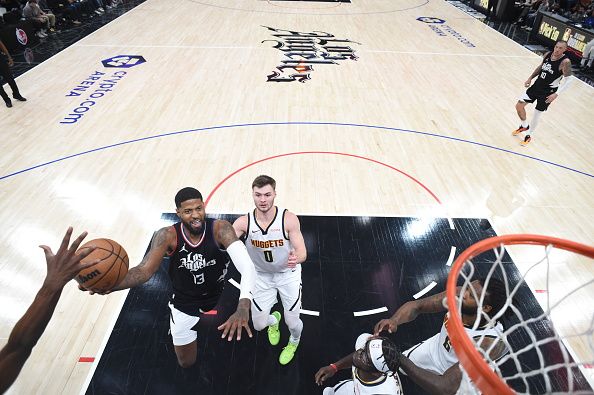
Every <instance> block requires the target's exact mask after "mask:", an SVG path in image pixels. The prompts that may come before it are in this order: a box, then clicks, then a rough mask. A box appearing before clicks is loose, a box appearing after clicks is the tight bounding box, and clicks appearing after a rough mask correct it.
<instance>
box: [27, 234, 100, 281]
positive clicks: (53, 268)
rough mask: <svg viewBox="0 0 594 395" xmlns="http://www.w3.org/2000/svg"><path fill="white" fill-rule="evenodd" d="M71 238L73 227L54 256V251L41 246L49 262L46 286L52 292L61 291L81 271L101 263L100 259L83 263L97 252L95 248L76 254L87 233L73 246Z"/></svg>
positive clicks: (81, 235) (75, 241)
mask: <svg viewBox="0 0 594 395" xmlns="http://www.w3.org/2000/svg"><path fill="white" fill-rule="evenodd" d="M70 236H72V227H69V228H68V230H67V231H66V234H65V235H64V238H63V239H62V244H60V248H59V249H58V251H57V252H56V253H55V254H54V253H53V252H52V249H51V248H49V247H48V246H46V245H40V246H39V247H41V248H42V249H43V251H44V252H45V260H46V262H47V275H46V276H45V281H44V284H43V285H44V286H47V287H49V288H51V289H52V290H56V291H59V290H61V289H62V288H64V286H65V285H66V283H67V282H68V281H70V280H72V279H73V278H74V277H75V276H76V275H77V274H78V273H79V272H80V271H81V270H83V269H86V268H88V267H90V266H93V265H94V264H96V263H98V262H99V259H97V260H93V261H91V262H86V263H81V260H83V259H84V258H86V257H87V256H88V255H89V254H90V253H91V252H93V251H94V250H95V246H91V247H90V248H86V249H85V250H84V251H83V252H81V253H80V254H76V250H77V249H78V246H79V245H80V243H81V242H82V241H83V239H84V238H85V237H87V232H83V233H81V234H80V236H78V237H77V238H76V240H74V242H73V243H72V245H71V246H70V247H68V244H69V243H70Z"/></svg>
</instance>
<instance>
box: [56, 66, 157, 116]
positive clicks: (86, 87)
mask: <svg viewBox="0 0 594 395" xmlns="http://www.w3.org/2000/svg"><path fill="white" fill-rule="evenodd" d="M145 62H146V60H145V59H144V58H143V57H142V56H136V55H119V56H115V57H112V58H108V59H104V60H102V61H101V64H102V65H103V66H104V67H105V68H107V69H111V68H117V69H129V68H131V67H134V66H138V65H140V64H142V63H145ZM128 73H129V71H124V70H118V71H109V72H108V71H99V70H97V71H95V72H93V73H92V74H90V75H89V76H88V77H86V78H85V79H84V80H82V81H81V82H79V83H78V84H77V85H76V86H75V87H74V88H72V89H70V91H69V92H68V93H66V97H75V98H77V99H76V100H77V103H76V104H75V107H74V108H73V109H72V110H71V111H70V112H69V113H68V114H67V115H66V116H65V117H64V118H62V120H61V121H60V123H61V124H65V125H70V124H75V123H77V122H79V121H80V120H81V119H82V117H83V116H84V115H85V114H86V113H87V112H89V111H91V110H92V109H93V108H94V107H95V106H96V105H97V104H99V102H100V99H102V98H103V97H104V96H106V95H109V94H110V93H111V92H113V91H114V89H115V88H116V87H117V85H118V84H119V83H120V82H121V81H122V79H123V78H124V77H126V76H127V75H128Z"/></svg>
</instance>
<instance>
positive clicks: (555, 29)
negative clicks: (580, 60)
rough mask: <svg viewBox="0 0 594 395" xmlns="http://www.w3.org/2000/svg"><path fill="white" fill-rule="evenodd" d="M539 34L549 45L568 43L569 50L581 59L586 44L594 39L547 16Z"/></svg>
mask: <svg viewBox="0 0 594 395" xmlns="http://www.w3.org/2000/svg"><path fill="white" fill-rule="evenodd" d="M537 34H538V37H539V38H541V39H544V40H545V41H546V42H548V43H549V44H552V43H554V42H556V41H558V40H563V41H567V50H568V51H569V52H572V53H574V54H575V55H577V56H579V57H581V56H582V54H583V52H584V48H585V47H586V44H588V42H590V40H592V39H594V34H588V33H586V32H584V31H580V30H577V29H576V28H575V27H572V26H568V25H566V24H565V23H563V22H561V21H559V20H557V19H554V18H551V17H549V16H547V15H543V16H542V20H541V21H540V25H539V26H538V33H537Z"/></svg>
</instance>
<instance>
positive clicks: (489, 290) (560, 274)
mask: <svg viewBox="0 0 594 395" xmlns="http://www.w3.org/2000/svg"><path fill="white" fill-rule="evenodd" d="M508 249H509V250H510V251H513V252H514V256H516V254H515V252H516V249H517V252H518V256H519V257H522V258H523V257H526V258H525V261H523V262H519V261H516V262H515V263H516V265H517V266H516V265H513V264H512V261H511V259H510V256H509V255H508ZM593 251H594V250H593ZM528 257H530V258H528ZM529 259H530V260H531V262H532V263H530V264H529V263H528V262H527V261H528V260H529ZM522 260H523V259H522ZM568 261H570V262H571V265H573V266H570V265H569V264H568V263H567V262H568ZM592 261H593V259H592V258H588V257H585V256H582V255H580V254H576V253H573V252H568V251H565V250H560V249H558V248H555V247H553V246H552V245H546V246H534V245H532V246H527V245H522V246H518V247H515V246H514V247H510V246H504V245H502V244H500V245H498V246H497V247H495V248H493V249H492V250H491V249H489V250H487V251H484V252H482V253H480V254H478V255H475V256H474V257H473V258H472V259H471V260H470V259H469V260H466V261H465V262H464V263H463V264H462V266H461V270H460V272H459V274H458V280H457V284H458V286H460V287H461V288H460V293H459V295H460V296H459V297H458V298H457V299H456V303H455V305H456V307H457V310H458V312H459V313H460V314H459V316H460V317H463V318H462V321H465V322H464V323H465V324H466V325H465V327H466V329H464V330H465V331H466V333H467V335H468V336H467V337H469V338H470V339H472V342H473V344H474V348H475V349H476V350H477V351H478V352H479V353H480V355H481V356H482V359H483V362H482V363H483V369H487V370H491V371H494V372H495V373H496V374H497V376H499V377H500V378H501V380H503V382H505V384H506V385H507V386H508V387H509V388H511V389H512V390H513V391H514V392H516V393H525V394H545V393H546V394H551V393H571V394H594V391H593V390H592V386H593V385H594V377H593V376H594V372H593V370H594V369H593V367H594V274H593V273H594V266H593V265H592V263H593V262H592ZM576 265H577V266H576ZM572 267H573V268H577V267H580V270H579V271H580V274H579V275H576V274H575V273H573V271H572ZM518 268H520V270H521V271H522V273H520V271H518ZM478 279H481V280H479V281H477V280H478ZM477 282H478V284H479V286H478V287H477V286H476V284H477ZM529 286H531V287H533V288H532V290H531V289H530V287H529ZM464 295H466V296H464ZM473 304H476V307H474V306H472V308H471V311H469V306H471V305H473ZM488 305H490V306H499V307H501V309H500V310H499V311H497V312H496V313H495V314H493V312H494V311H495V310H496V309H495V308H494V309H493V310H492V311H490V312H486V311H484V310H483V309H482V306H488ZM450 307H451V306H450ZM475 315H476V318H471V322H469V321H468V318H469V317H473V316H475ZM498 323H501V324H503V329H501V327H500V326H498ZM448 330H449V328H448ZM452 340H453V339H452ZM452 342H453V341H452ZM453 343H454V342H453ZM454 348H455V349H456V352H457V353H458V352H459V347H456V344H454ZM460 359H461V361H462V360H463V358H460ZM462 370H463V380H462V384H461V387H460V390H459V392H458V393H460V394H473V393H479V392H478V391H477V390H476V388H475V387H474V385H473V384H472V381H475V380H471V378H470V377H469V376H468V374H466V370H468V371H469V372H470V371H471V370H472V369H471V367H469V366H466V369H462Z"/></svg>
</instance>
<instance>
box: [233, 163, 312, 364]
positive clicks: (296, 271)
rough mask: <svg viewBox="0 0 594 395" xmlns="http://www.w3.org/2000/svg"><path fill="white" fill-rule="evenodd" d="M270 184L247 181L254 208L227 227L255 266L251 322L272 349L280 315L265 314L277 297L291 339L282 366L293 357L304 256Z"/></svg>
mask: <svg viewBox="0 0 594 395" xmlns="http://www.w3.org/2000/svg"><path fill="white" fill-rule="evenodd" d="M275 188H276V181H274V179H273V178H272V177H268V176H264V175H262V176H258V177H256V179H255V180H254V182H253V183H252V196H253V198H254V204H255V206H256V207H255V209H254V210H253V211H252V212H250V213H249V214H248V215H244V216H241V217H239V218H238V219H237V220H236V221H235V223H233V227H234V228H235V232H236V234H237V236H238V237H240V238H241V237H245V245H246V248H247V250H248V253H249V255H250V257H251V259H252V261H253V262H254V265H255V266H256V274H257V277H256V287H255V289H254V292H253V302H252V322H253V324H254V329H256V330H257V331H261V330H262V329H264V328H266V327H268V340H269V341H270V344H272V345H273V346H275V345H277V344H278V342H279V340H280V331H279V323H280V319H281V314H280V312H278V311H274V312H273V313H272V314H271V313H270V310H271V309H272V307H273V306H274V304H275V303H276V301H277V293H278V294H280V298H281V302H282V304H283V308H284V313H285V323H286V324H287V327H288V328H289V332H290V333H291V336H290V337H289V343H288V344H287V346H286V347H285V348H283V351H282V352H281V354H280V356H279V362H280V363H281V364H282V365H286V364H288V363H289V362H291V360H292V359H293V357H294V355H295V352H296V351H297V346H298V345H299V340H300V338H301V332H302V330H303V321H301V319H300V318H299V313H300V310H301V263H303V262H304V261H305V259H306V258H307V251H306V249H305V242H304V240H303V235H302V234H301V226H300V224H299V219H298V218H297V216H296V215H295V214H293V213H291V212H290V211H288V210H286V209H282V208H279V207H276V206H275V205H274V199H275V197H276V191H275Z"/></svg>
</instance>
